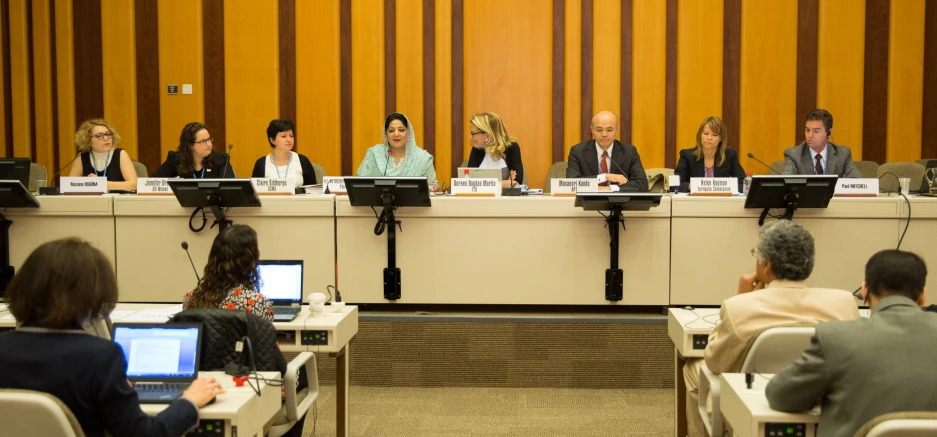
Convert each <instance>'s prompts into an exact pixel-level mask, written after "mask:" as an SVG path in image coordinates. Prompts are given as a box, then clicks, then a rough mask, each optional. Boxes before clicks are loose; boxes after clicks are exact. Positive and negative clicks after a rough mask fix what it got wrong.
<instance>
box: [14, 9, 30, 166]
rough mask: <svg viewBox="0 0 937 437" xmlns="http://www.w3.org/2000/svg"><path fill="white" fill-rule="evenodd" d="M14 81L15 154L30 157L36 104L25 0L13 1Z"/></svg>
mask: <svg viewBox="0 0 937 437" xmlns="http://www.w3.org/2000/svg"><path fill="white" fill-rule="evenodd" d="M9 4H10V6H9V11H10V83H11V85H12V93H11V95H12V99H13V108H12V112H13V120H12V121H13V155H14V156H16V157H20V158H28V157H30V146H29V145H30V130H31V129H32V128H31V126H32V107H31V103H30V100H31V99H30V96H31V95H32V90H31V89H30V87H29V82H30V80H29V58H30V57H31V53H29V26H30V22H29V21H28V17H27V14H26V7H27V4H26V1H25V0H10V2H9Z"/></svg>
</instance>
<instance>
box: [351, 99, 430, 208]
mask: <svg viewBox="0 0 937 437" xmlns="http://www.w3.org/2000/svg"><path fill="white" fill-rule="evenodd" d="M358 176H424V177H426V182H427V183H428V184H429V185H430V187H431V188H432V189H434V190H435V189H436V168H435V167H433V155H430V154H429V152H427V151H425V150H423V149H421V148H419V147H418V146H417V145H416V138H415V137H414V133H413V125H412V124H410V121H409V120H407V117H406V116H405V115H403V114H401V113H399V112H393V113H391V114H390V115H388V116H387V118H386V119H385V120H384V143H383V144H378V145H376V146H374V147H371V148H370V149H368V151H367V152H366V153H365V155H364V160H363V161H361V165H359V166H358Z"/></svg>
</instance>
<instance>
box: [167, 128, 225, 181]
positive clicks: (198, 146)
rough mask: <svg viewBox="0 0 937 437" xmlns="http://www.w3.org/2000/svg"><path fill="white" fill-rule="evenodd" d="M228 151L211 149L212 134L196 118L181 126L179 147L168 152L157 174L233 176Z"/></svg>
mask: <svg viewBox="0 0 937 437" xmlns="http://www.w3.org/2000/svg"><path fill="white" fill-rule="evenodd" d="M228 159H229V158H228V155H227V154H225V153H216V152H213V151H212V142H211V134H209V133H208V128H207V127H205V125H204V124H202V123H199V122H197V121H193V122H192V123H189V124H187V125H185V127H184V128H182V134H180V135H179V148H178V149H176V150H175V151H171V152H169V156H167V157H166V162H164V163H163V165H161V166H159V170H156V173H154V174H153V177H154V178H186V179H192V178H194V179H218V178H233V177H234V170H232V169H231V163H230V162H229V161H228Z"/></svg>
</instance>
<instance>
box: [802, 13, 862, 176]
mask: <svg viewBox="0 0 937 437" xmlns="http://www.w3.org/2000/svg"><path fill="white" fill-rule="evenodd" d="M864 63H865V8H861V7H856V2H855V0H823V1H821V2H820V16H819V35H818V55H817V107H819V108H823V109H826V110H827V111H830V113H831V114H833V142H835V143H836V144H841V145H844V146H849V147H850V149H851V150H852V158H853V159H854V160H857V161H859V160H862V99H863V77H864V70H863V66H864V65H865V64H864ZM806 115H807V114H797V121H803V120H804V117H805V116H806ZM801 130H803V128H801Z"/></svg>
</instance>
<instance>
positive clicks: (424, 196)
mask: <svg viewBox="0 0 937 437" xmlns="http://www.w3.org/2000/svg"><path fill="white" fill-rule="evenodd" d="M345 188H347V189H348V199H349V200H350V201H351V205H352V206H384V198H383V196H385V195H387V194H389V195H391V205H393V206H419V207H428V206H432V205H431V204H430V200H429V184H427V182H426V178H425V177H360V176H355V177H346V178H345Z"/></svg>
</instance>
